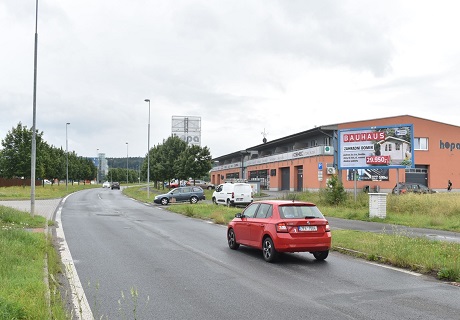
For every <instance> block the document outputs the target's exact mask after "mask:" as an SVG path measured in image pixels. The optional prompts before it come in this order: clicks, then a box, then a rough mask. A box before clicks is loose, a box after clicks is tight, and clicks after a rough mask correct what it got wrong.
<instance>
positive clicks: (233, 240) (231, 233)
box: [227, 229, 240, 250]
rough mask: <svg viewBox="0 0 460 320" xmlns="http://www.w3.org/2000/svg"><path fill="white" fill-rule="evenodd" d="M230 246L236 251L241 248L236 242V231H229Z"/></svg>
mask: <svg viewBox="0 0 460 320" xmlns="http://www.w3.org/2000/svg"><path fill="white" fill-rule="evenodd" d="M227 241H228V246H229V248H230V249H232V250H236V249H238V248H239V247H240V244H239V243H237V242H236V237H235V231H233V229H229V230H228V233H227Z"/></svg>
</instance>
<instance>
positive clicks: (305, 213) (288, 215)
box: [278, 205, 324, 219]
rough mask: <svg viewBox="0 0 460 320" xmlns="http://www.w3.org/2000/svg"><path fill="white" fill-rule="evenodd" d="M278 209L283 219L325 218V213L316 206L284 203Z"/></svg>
mask: <svg viewBox="0 0 460 320" xmlns="http://www.w3.org/2000/svg"><path fill="white" fill-rule="evenodd" d="M278 210H279V213H280V217H281V219H314V218H322V219H324V216H323V214H322V213H321V211H319V209H318V207H316V206H299V205H297V206H292V205H284V206H279V207H278Z"/></svg>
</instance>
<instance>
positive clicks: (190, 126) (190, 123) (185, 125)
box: [171, 116, 201, 146]
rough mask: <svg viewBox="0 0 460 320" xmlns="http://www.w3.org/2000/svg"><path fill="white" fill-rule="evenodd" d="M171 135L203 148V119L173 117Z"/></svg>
mask: <svg viewBox="0 0 460 320" xmlns="http://www.w3.org/2000/svg"><path fill="white" fill-rule="evenodd" d="M171 133H172V134H173V135H175V136H178V137H179V138H181V139H182V140H184V141H185V142H187V144H189V145H196V146H201V117H184V116H173V117H172V128H171Z"/></svg>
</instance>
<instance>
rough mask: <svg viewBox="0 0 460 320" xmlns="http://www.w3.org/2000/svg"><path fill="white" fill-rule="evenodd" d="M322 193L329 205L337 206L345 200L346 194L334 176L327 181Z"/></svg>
mask: <svg viewBox="0 0 460 320" xmlns="http://www.w3.org/2000/svg"><path fill="white" fill-rule="evenodd" d="M322 191H323V192H324V194H325V199H326V202H327V203H328V204H330V205H335V206H337V205H339V204H342V203H344V202H345V201H346V200H347V192H346V191H345V188H344V187H343V184H342V182H340V181H339V179H338V178H337V176H335V175H334V176H332V177H331V178H330V179H328V181H327V184H326V188H325V189H323V190H322Z"/></svg>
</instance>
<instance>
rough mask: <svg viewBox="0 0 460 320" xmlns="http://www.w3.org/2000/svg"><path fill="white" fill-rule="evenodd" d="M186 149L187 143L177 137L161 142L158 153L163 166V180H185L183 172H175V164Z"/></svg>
mask: <svg viewBox="0 0 460 320" xmlns="http://www.w3.org/2000/svg"><path fill="white" fill-rule="evenodd" d="M186 148H187V143H186V142H185V141H184V140H182V139H181V138H179V137H178V136H172V137H169V138H168V139H166V141H164V142H163V146H162V148H161V151H160V161H161V162H162V163H163V166H164V173H165V178H166V179H167V180H168V181H169V180H172V179H174V178H176V179H187V176H186V175H184V173H183V172H177V171H176V169H177V165H176V163H177V162H178V161H179V157H180V155H181V154H182V152H184V151H185V149H186Z"/></svg>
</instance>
